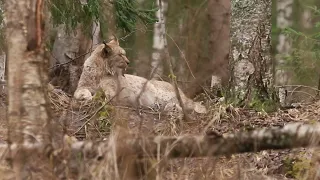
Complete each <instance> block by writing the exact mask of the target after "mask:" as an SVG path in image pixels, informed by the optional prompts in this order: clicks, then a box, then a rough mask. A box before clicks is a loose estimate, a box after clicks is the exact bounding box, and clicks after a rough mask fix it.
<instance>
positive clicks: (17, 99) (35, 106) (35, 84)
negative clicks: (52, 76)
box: [5, 0, 50, 179]
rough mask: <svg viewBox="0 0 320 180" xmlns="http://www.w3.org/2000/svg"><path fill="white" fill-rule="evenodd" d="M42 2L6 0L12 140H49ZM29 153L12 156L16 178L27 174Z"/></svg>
mask: <svg viewBox="0 0 320 180" xmlns="http://www.w3.org/2000/svg"><path fill="white" fill-rule="evenodd" d="M43 3H44V2H43V1H42V0H26V1H21V0H10V1H5V20H6V21H5V25H6V30H5V36H6V42H7V53H6V54H7V58H8V99H9V100H8V121H9V124H8V125H9V137H8V139H9V143H12V142H14V143H24V144H35V145H37V144H47V143H49V138H50V134H49V132H50V131H49V128H48V125H49V113H48V109H47V99H46V95H45V87H46V86H44V84H46V82H47V80H48V77H47V65H48V61H47V59H45V58H44V57H45V51H44V48H43V44H42V40H43V39H44V38H43V32H44V29H42V27H41V24H42V23H43V17H42V15H41V14H42V9H43V7H44V5H43ZM36 20H37V21H36ZM28 156H29V154H28V153H19V154H17V155H15V156H14V155H13V156H12V157H11V158H13V168H14V170H15V172H16V178H17V179H25V178H27V177H28V174H27V173H26V172H27V171H28V170H27V167H26V166H25V164H26V159H27V157H28ZM29 178H30V177H29Z"/></svg>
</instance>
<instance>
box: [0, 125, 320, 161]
mask: <svg viewBox="0 0 320 180" xmlns="http://www.w3.org/2000/svg"><path fill="white" fill-rule="evenodd" d="M118 134H119V133H118ZM115 142H116V143H115V144H112V145H115V146H116V149H117V151H121V150H123V149H127V150H128V152H127V153H125V154H123V156H137V157H156V156H157V155H159V154H160V155H161V156H165V157H167V158H186V157H209V156H223V155H232V154H237V153H247V152H259V151H262V150H270V149H275V150H277V149H292V148H298V147H315V146H320V124H313V125H303V124H300V123H294V124H288V125H286V126H284V127H282V128H264V129H259V130H253V131H243V132H238V133H235V134H230V135H225V136H219V135H198V136H193V135H183V136H178V137H172V136H155V137H141V136H140V137H139V138H135V137H134V136H133V135H129V134H126V135H124V134H123V133H122V134H121V133H120V134H119V135H118V136H117V137H116V141H115ZM65 144H69V148H70V149H71V150H72V152H75V153H82V154H83V155H85V154H91V155H94V156H91V158H99V159H101V158H102V159H103V158H104V155H105V154H107V152H108V150H110V149H112V148H110V147H109V146H110V143H109V142H108V141H102V142H95V143H94V142H92V141H74V142H72V143H70V142H65ZM10 147H11V150H13V151H14V150H16V149H17V148H18V147H21V148H24V149H26V150H28V151H30V150H32V151H34V152H46V153H48V152H53V153H54V152H55V151H49V150H48V147H49V146H45V145H40V144H36V145H34V144H26V143H24V144H23V145H18V144H11V145H10ZM64 147H65V148H66V147H67V146H66V145H65V146H64ZM7 148H8V145H6V144H2V145H0V152H1V153H0V154H3V152H5V151H6V149H7ZM59 151H60V149H59ZM62 154H63V153H62ZM119 154H121V153H118V155H119ZM98 156H99V157H98Z"/></svg>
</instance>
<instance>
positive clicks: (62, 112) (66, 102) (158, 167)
mask: <svg viewBox="0 0 320 180" xmlns="http://www.w3.org/2000/svg"><path fill="white" fill-rule="evenodd" d="M49 98H50V104H51V108H52V112H53V115H54V117H53V119H54V120H55V121H56V122H57V125H58V126H59V128H58V129H60V130H64V131H56V132H57V133H65V134H68V135H70V136H75V137H76V138H77V139H81V140H83V139H86V140H103V139H104V140H108V142H109V143H108V147H107V148H106V149H107V151H106V152H101V154H104V153H105V154H106V158H103V159H102V160H99V159H90V158H87V159H86V158H85V157H84V159H82V158H80V159H79V158H74V156H75V155H74V154H72V152H69V153H67V154H63V155H62V156H61V157H64V158H63V159H59V160H55V162H48V161H44V159H46V158H40V159H39V157H33V156H31V157H29V158H32V159H34V161H33V164H34V166H35V167H37V166H39V164H41V165H42V166H41V168H40V169H39V168H38V169H31V170H30V171H28V172H34V175H33V177H35V179H43V177H44V176H46V177H50V176H51V175H52V171H51V170H52V168H53V167H60V169H54V174H59V175H60V177H59V178H58V179H61V178H63V177H64V178H67V179H81V178H82V179H137V177H142V178H143V179H175V180H176V179H219V180H220V179H222V180H224V179H226V180H227V179H228V180H229V179H230V180H231V179H248V180H251V179H286V178H285V176H286V175H287V177H295V178H297V179H299V178H300V179H303V177H307V179H313V178H315V177H316V176H317V175H318V176H317V177H319V172H318V170H317V169H320V168H319V151H317V150H314V149H313V150H305V149H298V150H286V151H263V152H259V153H250V154H241V155H232V156H230V157H216V158H212V157H210V158H192V159H190V158H184V159H174V160H170V159H163V158H160V156H157V157H153V156H150V158H148V159H139V158H138V157H137V156H126V154H130V153H129V152H130V148H128V147H126V146H124V144H122V143H121V141H122V139H127V138H131V137H133V136H148V135H181V134H204V133H210V132H211V131H215V132H218V133H220V134H223V133H233V132H235V131H239V130H246V129H251V128H259V127H266V126H282V125H283V124H286V123H288V122H297V121H299V122H306V123H313V122H316V121H319V118H318V115H319V113H320V102H315V103H312V104H305V105H303V106H302V107H301V108H299V109H289V110H286V111H278V112H275V113H271V114H264V113H259V112H256V111H253V110H249V109H240V108H234V107H232V106H231V105H225V104H221V103H211V104H210V103H209V112H208V114H206V115H201V116H199V115H196V114H192V116H191V117H192V120H191V121H188V122H184V123H183V124H182V125H180V123H179V121H178V120H177V119H175V117H174V116H170V115H165V114H163V113H161V112H158V111H156V110H142V109H135V108H132V107H122V106H112V105H110V104H105V103H103V102H104V98H103V97H102V96H99V97H97V98H95V101H92V102H75V101H74V100H73V99H72V98H70V96H69V95H67V94H66V93H64V92H63V91H59V90H57V89H51V90H50V92H49ZM0 110H1V112H0V115H1V117H5V114H4V109H3V108H1V109H0ZM2 120H4V119H2ZM1 123H2V124H4V123H3V121H2V122H1ZM5 132H6V128H5V126H4V125H3V126H1V131H0V133H1V134H0V135H1V136H0V137H3V139H5V137H6V133H5ZM61 135H63V134H61ZM58 137H61V136H58ZM69 139H70V140H68V141H66V142H69V143H70V144H71V142H72V141H74V140H73V139H72V138H69ZM68 146H70V145H68V144H65V145H64V148H67V147H68ZM120 156H122V157H123V158H122V159H118V158H116V157H120ZM72 157H73V158H72ZM37 159H39V160H37ZM41 159H42V160H41ZM72 159H76V160H72ZM285 160H288V161H289V160H292V163H294V164H293V165H297V166H296V169H295V171H296V172H295V173H294V174H290V175H288V172H289V170H288V168H290V167H286V165H285V164H284V161H285ZM3 162H4V161H3ZM63 162H66V163H63ZM301 162H303V163H301ZM299 163H300V164H299ZM58 164H59V166H55V165H58ZM61 164H63V165H61ZM298 165H299V166H298ZM287 166H288V165H287ZM300 166H301V167H300ZM32 167H33V166H32ZM292 167H294V166H292ZM299 167H300V169H299ZM304 167H306V168H307V169H308V170H305V168H304ZM12 173H13V172H12V170H11V169H10V168H8V165H7V164H2V166H0V176H1V177H3V179H12ZM317 173H318V174H317ZM312 177H313V178H312ZM52 178H53V177H52ZM1 179H2V178H1Z"/></svg>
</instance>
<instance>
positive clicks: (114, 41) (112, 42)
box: [109, 34, 119, 46]
mask: <svg viewBox="0 0 320 180" xmlns="http://www.w3.org/2000/svg"><path fill="white" fill-rule="evenodd" d="M112 35H113V37H112V38H110V39H111V40H110V42H109V43H110V44H115V45H117V46H119V41H118V38H117V36H116V35H115V34H112Z"/></svg>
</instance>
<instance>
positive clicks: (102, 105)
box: [73, 88, 124, 135]
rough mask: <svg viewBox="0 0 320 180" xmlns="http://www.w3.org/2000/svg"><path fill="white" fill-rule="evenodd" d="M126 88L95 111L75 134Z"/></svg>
mask: <svg viewBox="0 0 320 180" xmlns="http://www.w3.org/2000/svg"><path fill="white" fill-rule="evenodd" d="M123 89H124V88H122V89H121V90H120V91H119V92H118V93H117V94H116V95H114V96H113V97H112V98H111V99H110V100H109V101H107V102H106V103H104V104H102V105H101V106H100V107H99V108H98V109H97V110H96V111H95V112H94V113H93V115H92V116H91V117H90V118H89V119H88V120H87V121H86V122H84V123H83V125H82V126H81V127H80V128H79V129H77V130H76V131H75V132H74V133H73V135H75V134H77V133H78V132H79V131H80V130H81V129H82V128H83V127H84V126H85V125H86V124H87V123H88V122H89V121H90V120H91V119H92V118H93V117H94V116H95V115H96V114H97V113H98V112H99V111H100V110H101V109H102V108H103V107H104V106H106V105H107V104H108V103H110V102H111V101H112V100H113V99H114V98H115V97H116V96H118V95H119V94H120V92H121V91H122V90H123Z"/></svg>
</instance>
